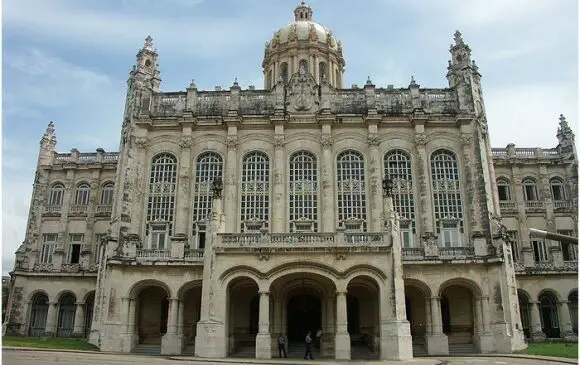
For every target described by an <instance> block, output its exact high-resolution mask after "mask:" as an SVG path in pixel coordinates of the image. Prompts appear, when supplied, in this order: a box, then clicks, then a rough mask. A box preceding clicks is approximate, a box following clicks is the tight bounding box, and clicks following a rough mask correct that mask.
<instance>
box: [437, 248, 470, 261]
mask: <svg viewBox="0 0 580 365" xmlns="http://www.w3.org/2000/svg"><path fill="white" fill-rule="evenodd" d="M473 256H475V250H474V248H473V247H471V246H468V247H439V258H441V259H443V260H449V259H451V260H453V259H465V258H468V257H473Z"/></svg>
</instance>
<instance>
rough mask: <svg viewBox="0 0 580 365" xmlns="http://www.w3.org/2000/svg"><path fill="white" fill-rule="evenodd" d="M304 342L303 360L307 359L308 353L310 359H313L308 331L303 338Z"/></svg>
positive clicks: (310, 337) (310, 336) (310, 334)
mask: <svg viewBox="0 0 580 365" xmlns="http://www.w3.org/2000/svg"><path fill="white" fill-rule="evenodd" d="M304 343H305V344H306V352H305V353H304V360H308V355H310V360H314V358H313V357H312V332H310V331H308V333H307V334H306V338H305V339H304Z"/></svg>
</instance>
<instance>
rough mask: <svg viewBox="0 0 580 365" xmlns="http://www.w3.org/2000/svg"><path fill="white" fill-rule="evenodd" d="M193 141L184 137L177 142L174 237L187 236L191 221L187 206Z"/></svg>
mask: <svg viewBox="0 0 580 365" xmlns="http://www.w3.org/2000/svg"><path fill="white" fill-rule="evenodd" d="M192 144H193V140H192V138H191V136H190V135H184V136H182V137H181V140H180V141H179V145H180V146H181V157H180V159H179V175H178V181H177V192H176V193H175V196H176V197H177V206H176V208H177V209H176V210H175V228H174V230H173V234H174V235H175V236H182V235H183V236H185V237H187V236H188V234H187V233H188V226H189V222H190V221H191V217H190V214H189V207H190V206H191V205H190V204H189V199H190V196H191V194H190V192H189V184H190V183H191V168H190V163H191V162H190V160H191V146H192Z"/></svg>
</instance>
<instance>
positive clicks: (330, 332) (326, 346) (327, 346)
mask: <svg viewBox="0 0 580 365" xmlns="http://www.w3.org/2000/svg"><path fill="white" fill-rule="evenodd" d="M334 323H335V322H334V298H333V297H331V296H329V297H326V322H324V324H323V326H324V327H325V328H323V331H324V335H323V336H322V348H321V353H320V355H321V356H331V355H332V353H333V345H334V341H333V338H334V334H335V329H334Z"/></svg>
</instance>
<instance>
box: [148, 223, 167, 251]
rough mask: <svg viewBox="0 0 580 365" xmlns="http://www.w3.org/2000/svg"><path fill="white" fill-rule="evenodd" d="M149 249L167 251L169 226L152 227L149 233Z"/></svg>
mask: <svg viewBox="0 0 580 365" xmlns="http://www.w3.org/2000/svg"><path fill="white" fill-rule="evenodd" d="M149 245H150V246H149V248H150V249H152V250H166V249H167V226H166V225H165V224H163V225H151V228H150V231H149Z"/></svg>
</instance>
